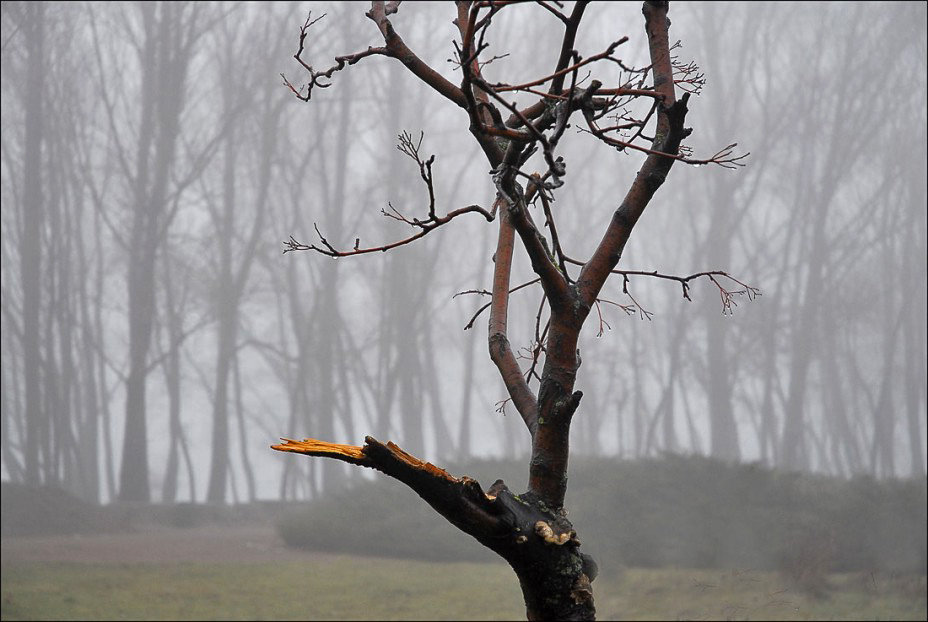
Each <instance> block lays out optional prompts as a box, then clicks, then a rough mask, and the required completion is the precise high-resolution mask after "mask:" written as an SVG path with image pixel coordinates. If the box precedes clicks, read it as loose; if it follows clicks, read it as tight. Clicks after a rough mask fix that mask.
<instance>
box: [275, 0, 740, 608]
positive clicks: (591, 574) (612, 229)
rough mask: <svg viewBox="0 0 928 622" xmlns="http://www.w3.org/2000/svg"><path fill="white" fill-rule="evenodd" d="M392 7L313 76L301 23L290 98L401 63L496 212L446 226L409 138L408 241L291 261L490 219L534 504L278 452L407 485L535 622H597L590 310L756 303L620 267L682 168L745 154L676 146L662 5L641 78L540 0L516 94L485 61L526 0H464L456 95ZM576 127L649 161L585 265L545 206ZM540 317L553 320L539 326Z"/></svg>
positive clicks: (405, 143)
mask: <svg viewBox="0 0 928 622" xmlns="http://www.w3.org/2000/svg"><path fill="white" fill-rule="evenodd" d="M399 4H400V3H399V2H389V3H384V2H372V4H371V9H370V11H368V12H367V14H366V15H367V17H368V18H369V19H370V20H372V21H373V22H374V24H376V26H377V28H378V29H379V31H380V34H381V35H382V37H383V43H384V45H383V46H379V47H373V46H372V47H368V48H367V49H366V50H363V51H361V52H357V53H355V54H349V55H345V56H339V57H336V59H335V60H336V64H335V65H333V66H331V67H330V68H328V69H326V70H324V71H318V70H316V69H314V68H313V66H312V65H311V64H309V63H308V62H307V61H306V60H305V59H304V58H303V54H304V53H305V52H306V43H307V37H308V34H309V30H310V27H311V26H312V25H313V24H315V23H316V22H318V21H319V19H321V18H318V19H316V20H313V19H311V16H310V17H307V19H306V22H305V23H304V24H303V27H302V28H301V31H300V39H299V49H298V52H297V53H296V55H295V59H296V60H297V61H298V62H299V63H300V64H301V65H302V67H303V68H304V69H305V70H306V71H307V72H308V73H309V82H308V84H306V85H304V86H303V87H302V88H296V87H295V86H293V84H292V83H291V82H290V81H288V80H287V79H286V77H284V82H285V84H286V85H287V86H288V87H289V88H290V89H291V90H292V91H293V92H294V94H295V95H296V96H297V97H299V98H300V99H301V100H304V101H309V100H310V98H311V96H312V95H313V93H314V91H313V89H314V88H316V87H319V88H325V87H327V86H329V85H330V84H331V79H332V77H333V75H334V74H335V73H336V72H338V71H341V70H343V69H345V68H346V67H347V66H349V65H353V64H355V63H357V62H359V61H361V60H363V59H365V58H368V57H371V56H387V57H391V58H394V59H397V60H399V61H400V62H402V63H403V65H404V66H405V67H406V69H408V70H409V71H410V72H411V73H412V74H414V75H415V76H416V77H417V78H419V79H420V80H421V81H422V82H424V83H425V85H426V86H428V87H429V88H431V89H432V90H433V91H435V92H436V93H438V94H439V95H441V96H443V97H444V98H445V99H447V100H449V101H450V102H451V103H453V104H454V105H455V106H457V107H459V108H461V109H462V110H463V111H465V112H466V113H467V119H468V124H469V127H468V129H469V131H470V133H471V135H472V136H473V137H474V138H475V139H476V141H477V143H478V144H479V145H480V148H481V150H482V151H483V153H484V155H485V156H486V158H487V161H488V163H489V165H490V168H491V175H492V183H493V184H494V186H495V189H496V200H495V202H494V204H493V206H492V207H491V208H489V209H486V208H484V207H481V206H479V205H469V206H466V207H462V208H459V209H456V210H453V211H451V212H448V213H447V214H446V215H444V216H439V214H438V211H437V209H436V205H435V191H434V186H433V177H432V166H433V163H434V156H432V157H426V156H424V155H423V153H422V151H421V146H422V140H421V138H419V139H417V138H414V137H413V136H412V135H410V134H407V133H404V134H402V135H401V136H400V144H399V148H400V150H401V151H402V152H403V153H405V154H406V155H407V156H409V157H410V158H411V159H412V160H414V161H415V162H416V164H417V166H418V168H419V172H420V175H421V178H422V181H423V182H424V184H425V186H426V189H427V191H428V196H429V207H428V215H427V216H426V217H424V218H409V217H406V216H404V215H403V214H401V213H400V212H398V211H396V210H393V211H390V212H385V213H386V214H387V215H388V216H391V217H393V218H395V219H397V220H399V221H401V222H404V223H406V224H408V225H409V226H411V227H412V228H413V229H414V231H415V233H414V234H412V235H410V236H409V237H407V238H404V239H401V240H398V241H395V242H392V243H388V244H384V245H382V246H362V245H361V243H360V240H358V239H356V241H355V243H354V246H353V247H352V248H349V249H339V248H336V247H335V246H334V245H333V244H332V243H330V242H329V240H328V239H327V238H326V237H324V233H323V232H320V231H319V229H318V228H317V229H316V230H317V233H318V234H319V241H318V242H316V243H313V244H303V243H300V242H298V241H297V240H296V239H294V238H293V237H291V238H290V240H289V241H288V242H286V243H285V249H284V252H288V251H297V250H311V251H315V252H317V253H320V254H323V255H327V256H330V257H334V258H339V257H348V256H354V255H364V254H368V253H380V252H385V251H388V250H391V249H394V248H397V247H399V246H402V245H405V244H407V243H411V242H414V241H415V240H417V239H419V238H422V237H424V236H425V235H428V234H429V233H430V232H432V231H434V230H435V229H437V228H439V227H441V226H443V225H445V224H447V223H449V222H450V221H452V220H454V219H455V218H457V217H459V216H463V215H465V214H470V213H476V214H480V215H481V216H483V217H484V218H485V219H486V220H487V221H489V222H493V221H496V222H498V224H499V237H498V241H497V245H496V253H495V255H494V270H493V285H492V292H489V294H490V295H491V302H490V304H489V305H488V309H489V336H488V342H489V351H490V358H491V359H492V360H493V362H494V363H495V365H496V367H497V369H498V371H499V373H500V375H501V377H502V379H503V381H504V383H505V386H506V389H507V391H508V393H509V398H510V400H511V401H512V405H513V406H514V407H515V408H516V410H517V411H518V412H519V414H520V416H521V418H522V420H523V421H524V423H525V427H526V428H527V429H528V432H529V434H530V435H531V461H530V464H529V483H528V491H526V492H525V493H522V494H514V493H513V492H511V491H510V490H509V489H508V488H507V486H506V485H505V484H504V483H503V482H502V480H497V481H496V482H495V483H494V484H493V485H492V486H491V487H490V488H489V489H488V490H487V491H486V492H484V491H483V490H482V489H481V487H480V485H479V484H478V483H477V482H476V481H474V480H473V479H471V478H469V477H454V476H452V475H450V474H449V473H447V472H446V471H444V470H443V469H440V468H438V467H436V466H434V465H432V464H431V463H426V462H423V461H421V460H419V459H417V458H415V457H414V456H412V455H410V454H408V453H406V452H405V451H403V450H402V449H400V448H399V447H398V446H396V445H395V444H393V443H390V442H388V443H383V442H381V441H379V440H376V439H374V438H372V437H370V436H368V437H367V438H366V439H365V445H364V446H363V447H358V446H352V445H339V444H334V443H330V442H326V441H322V440H316V439H305V440H302V441H296V440H290V439H283V440H284V443H283V444H280V445H274V446H273V448H274V449H277V450H280V451H289V452H296V453H301V454H306V455H310V456H321V457H328V458H334V459H337V460H342V461H345V462H348V463H351V464H355V465H359V466H365V467H369V468H373V469H376V470H379V471H381V472H383V473H385V474H387V475H389V476H391V477H394V478H396V479H398V480H400V481H401V482H403V483H404V484H406V485H407V486H409V487H410V488H412V489H413V490H414V491H415V492H416V493H417V494H419V496H421V497H422V498H423V499H424V500H425V501H426V502H427V503H429V505H431V506H432V508H434V509H435V510H436V511H437V512H438V513H439V514H441V515H442V516H444V517H445V518H446V519H447V520H449V521H450V522H451V523H452V524H454V525H455V526H456V527H458V528H459V529H461V530H462V531H464V532H465V533H467V534H469V535H471V536H473V537H474V538H476V539H477V540H478V541H479V542H480V543H481V544H483V545H484V546H487V547H488V548H490V549H491V550H493V551H494V552H496V553H497V554H499V555H500V556H502V557H503V558H504V559H505V560H506V561H507V562H508V563H509V564H510V565H511V566H512V568H513V569H514V571H515V572H516V574H517V576H518V577H519V581H520V584H521V586H522V591H523V595H524V598H525V604H526V610H527V615H528V617H529V619H562V620H581V619H593V618H594V616H595V609H594V606H593V592H592V586H591V582H592V581H593V580H594V579H595V578H596V573H597V570H596V564H595V562H594V561H593V559H592V558H591V557H590V556H589V555H587V554H584V553H581V552H580V551H579V547H580V540H579V538H578V537H577V533H576V531H575V530H574V529H573V527H572V525H571V523H570V521H569V520H568V519H567V511H566V509H565V507H564V497H565V493H566V490H567V462H568V449H569V430H570V423H571V419H572V418H573V416H574V414H575V413H576V411H577V408H578V406H579V405H580V401H581V398H582V393H581V392H580V391H574V384H575V381H576V378H577V371H578V368H579V367H580V355H579V350H578V348H577V344H578V338H579V335H580V331H581V329H582V327H583V325H584V322H585V320H586V319H587V317H588V316H589V315H590V312H591V311H592V310H593V309H594V308H598V305H599V303H600V302H601V299H600V297H599V296H600V292H601V290H602V288H603V286H604V284H605V283H606V280H607V279H608V277H609V276H610V275H611V274H620V275H622V276H623V278H624V279H626V280H625V283H626V284H627V279H628V277H629V276H630V275H632V274H650V275H652V276H655V277H659V278H665V279H671V280H675V281H676V282H678V283H679V284H680V285H681V286H682V289H683V295H684V296H685V297H687V298H688V297H689V296H688V288H689V283H690V281H691V280H693V279H695V278H698V277H699V276H705V277H707V278H709V279H711V280H712V282H713V283H714V284H715V285H716V286H718V288H719V290H720V291H721V293H722V300H723V304H724V305H726V306H728V305H730V302H731V298H732V296H733V295H735V294H736V293H744V294H747V295H748V296H749V297H753V295H755V294H756V293H757V291H756V290H755V289H753V288H750V287H747V286H745V285H743V284H741V283H740V282H738V281H735V280H733V279H732V282H735V283H737V284H738V286H737V289H738V291H737V292H734V291H729V290H728V289H726V288H725V286H724V283H725V282H726V281H725V280H724V279H730V278H731V277H728V275H726V274H725V273H721V272H704V273H698V274H693V275H690V276H687V277H682V276H670V275H663V274H658V273H656V272H654V273H640V272H631V271H620V270H617V269H616V265H617V264H618V262H619V259H620V258H621V256H622V252H623V250H624V248H625V245H626V243H627V241H628V239H629V236H630V234H631V232H632V229H633V228H634V226H635V224H636V222H637V221H638V219H639V218H640V216H641V214H642V212H643V211H644V209H645V207H646V206H647V205H648V203H649V202H650V200H651V198H652V197H653V196H654V193H655V192H656V191H657V190H658V188H660V186H661V185H662V184H663V182H664V180H665V179H666V177H667V174H668V172H669V171H670V168H671V167H672V165H673V164H674V163H675V162H676V161H678V160H679V161H682V162H687V163H690V164H709V163H713V164H718V165H721V166H726V167H736V166H739V165H740V160H741V158H743V157H744V156H735V155H733V148H734V145H729V146H728V147H726V148H724V149H722V150H721V151H719V152H717V153H716V154H715V155H713V156H711V157H709V158H706V159H695V158H693V157H692V156H691V153H690V151H689V150H688V149H686V148H685V147H681V141H682V140H683V139H684V138H686V137H687V136H688V135H689V134H690V132H691V130H690V129H689V128H686V127H684V120H685V117H686V113H687V103H688V100H689V96H690V92H692V91H693V90H696V89H698V88H699V86H701V76H700V74H698V72H697V70H696V68H695V67H694V66H692V65H681V64H679V63H677V62H676V61H675V59H674V58H673V57H672V56H671V45H670V43H669V40H668V28H669V25H670V22H669V20H668V19H667V11H668V3H667V2H645V3H644V5H643V7H642V12H643V14H644V21H645V32H646V34H647V40H648V50H649V53H650V64H649V65H648V66H647V67H644V68H641V69H635V68H632V67H629V66H628V65H627V64H625V63H624V62H623V61H622V60H621V59H619V58H618V57H617V56H616V50H617V49H618V48H619V47H620V46H621V45H623V44H624V43H626V41H627V40H628V39H627V37H622V38H620V39H617V40H615V41H614V42H612V43H611V44H609V45H608V46H607V48H606V49H605V50H604V51H602V52H600V53H597V54H594V55H592V56H589V57H587V58H583V57H582V56H581V55H580V53H579V52H578V51H577V50H576V47H577V46H576V36H577V32H578V28H579V26H580V23H581V20H582V19H583V16H584V14H585V12H586V9H587V5H588V3H587V2H583V1H580V2H577V3H575V5H574V6H573V8H572V10H570V12H569V13H568V12H564V11H562V10H561V9H559V8H558V7H556V6H553V5H552V4H549V3H547V2H539V3H538V6H537V7H535V8H536V9H538V11H539V14H541V15H542V16H543V17H545V18H546V19H556V20H558V21H560V22H561V24H562V26H563V35H562V38H561V41H560V44H559V46H558V48H557V50H554V51H555V52H556V54H557V57H556V58H557V60H556V64H555V66H554V69H553V71H552V72H551V73H550V74H548V75H545V76H542V77H540V78H537V79H531V80H524V81H519V82H514V83H502V82H498V83H491V82H490V81H489V80H488V79H487V78H486V77H485V75H484V71H485V69H486V65H487V64H488V63H490V62H491V61H492V60H494V59H495V58H497V57H494V58H486V55H483V56H482V54H483V53H484V52H485V51H486V49H487V47H488V45H489V44H488V42H487V41H488V37H489V34H490V32H491V30H492V29H491V26H492V24H493V20H494V18H495V17H497V16H498V15H499V13H500V12H501V11H503V10H510V7H512V6H514V5H515V4H517V3H510V2H493V1H490V2H458V3H456V13H457V14H456V18H455V19H454V24H455V26H456V27H457V30H458V33H459V35H460V40H459V41H456V42H455V70H456V71H460V78H461V79H460V83H459V84H453V83H452V82H450V81H449V80H447V79H446V78H445V77H443V76H442V75H441V74H440V73H439V72H438V71H436V70H435V69H434V68H433V67H432V66H429V65H428V64H427V63H426V62H425V61H423V60H422V59H421V58H420V57H419V56H418V55H417V54H416V53H415V52H413V50H411V49H410V48H409V47H408V46H407V44H406V42H405V41H404V40H403V38H402V37H401V36H400V34H399V33H398V32H397V30H396V29H395V28H394V25H393V24H392V22H391V20H390V16H391V15H392V14H394V13H396V12H397V10H398V7H399ZM541 9H544V11H542V10H541ZM552 16H553V17H552ZM596 63H604V64H607V66H608V67H609V68H610V69H612V70H613V73H612V74H610V75H613V76H614V75H615V72H616V69H618V74H619V76H620V80H619V82H618V83H617V84H614V85H605V84H604V83H603V82H601V81H600V80H597V79H592V80H589V81H588V82H587V81H586V80H585V79H581V78H582V73H585V72H587V71H589V70H595V69H596V68H598V65H596ZM581 70H583V72H581ZM677 84H681V85H684V89H683V90H684V91H686V92H685V93H684V94H683V96H682V97H681V98H680V99H677V97H676V88H675V85H677ZM513 93H517V94H518V95H519V96H521V97H525V96H532V97H535V98H537V100H536V101H535V102H534V103H532V104H530V105H524V104H521V103H513V101H512V100H511V99H510V97H512V95H513ZM577 119H579V121H578V123H579V125H580V128H581V129H582V131H583V132H584V133H585V134H587V135H591V136H592V137H594V138H595V139H597V140H598V141H600V142H603V143H605V144H606V145H608V146H610V147H612V148H615V149H617V150H619V151H637V152H641V153H643V154H644V155H645V158H644V162H643V163H642V164H641V166H640V169H639V170H638V173H637V176H636V177H635V179H634V181H633V182H632V183H631V185H630V187H629V188H628V191H627V194H626V195H625V197H624V199H623V200H622V201H621V204H620V205H619V207H618V208H617V209H616V210H615V212H614V213H613V215H612V219H611V222H610V223H609V224H608V226H607V227H606V229H605V231H604V232H603V234H602V237H601V239H600V241H599V244H598V246H597V247H596V250H595V251H594V252H593V253H592V256H591V257H590V258H589V260H587V261H578V260H575V259H573V258H571V257H570V256H569V255H568V254H567V253H566V252H565V249H564V248H563V246H562V244H561V239H560V238H559V237H558V234H557V227H556V225H555V219H554V211H553V209H552V208H553V207H554V206H553V201H554V198H555V197H554V192H555V191H556V190H557V189H558V188H559V187H561V186H562V185H563V184H564V177H565V175H566V166H565V161H564V159H563V157H562V156H560V155H558V144H559V142H560V141H561V140H562V139H563V138H564V136H565V135H566V134H565V131H566V130H567V129H568V127H570V122H571V121H573V120H577ZM652 121H653V128H652V127H650V126H651V125H652V123H651V122H652ZM649 135H650V136H649ZM533 154H537V155H538V158H537V159H536V160H535V161H536V162H539V161H540V162H539V164H540V166H541V168H542V170H543V172H542V173H527V172H525V170H524V169H525V168H526V166H527V164H528V162H529V159H530V158H531V157H532V155H533ZM523 184H524V185H523ZM531 205H535V206H536V207H539V206H540V212H539V213H540V214H541V215H543V217H544V223H543V224H544V227H546V228H547V230H548V231H547V235H546V234H545V233H544V229H543V228H542V227H540V226H538V224H536V222H535V217H534V216H533V214H532V212H531V211H530V210H529V207H530V206H531ZM516 236H518V237H519V239H520V240H521V243H522V247H523V248H524V251H525V253H526V254H527V256H528V259H529V260H530V262H531V266H532V269H533V270H534V272H535V274H536V276H537V278H536V279H534V280H533V281H530V282H529V283H527V284H525V285H534V284H539V285H540V286H541V288H542V292H543V296H544V300H545V307H546V309H543V310H542V311H544V313H542V311H539V314H538V324H539V330H538V339H537V341H538V342H539V343H538V344H537V345H536V347H534V348H532V358H531V361H530V365H529V368H528V369H527V370H523V369H522V367H520V364H519V362H518V360H517V358H516V354H515V352H514V351H513V349H512V347H511V346H510V341H509V336H508V328H507V326H508V305H509V295H510V294H511V293H512V292H513V291H515V290H517V289H520V288H521V287H522V285H517V286H515V287H513V286H512V285H511V284H510V275H511V269H512V260H513V252H514V249H515V238H516ZM543 318H547V321H546V322H543V321H542V319H543ZM538 368H540V369H541V372H540V374H539V373H538V372H537V371H536V370H537V369H538ZM535 383H537V385H536V386H533V385H535Z"/></svg>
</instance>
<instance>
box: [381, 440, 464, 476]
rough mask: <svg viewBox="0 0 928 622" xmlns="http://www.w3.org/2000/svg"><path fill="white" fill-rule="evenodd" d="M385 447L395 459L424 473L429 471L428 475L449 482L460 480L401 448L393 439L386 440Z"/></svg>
mask: <svg viewBox="0 0 928 622" xmlns="http://www.w3.org/2000/svg"><path fill="white" fill-rule="evenodd" d="M387 449H388V450H389V451H390V453H391V454H393V455H394V456H395V457H396V459H397V460H401V461H403V462H405V463H406V464H408V465H409V466H411V467H413V468H414V469H421V470H423V471H425V472H426V473H429V474H430V475H433V476H435V477H441V478H443V479H446V480H448V481H451V482H458V481H460V480H459V479H458V478H457V477H454V476H453V475H451V474H450V473H448V471H446V470H444V469H443V468H441V467H437V466H435V465H434V464H432V463H431V462H423V461H422V460H419V459H418V458H416V457H415V456H414V455H412V454H411V453H409V452H407V451H405V450H403V449H401V448H400V446H399V445H397V444H396V443H394V442H393V441H388V442H387Z"/></svg>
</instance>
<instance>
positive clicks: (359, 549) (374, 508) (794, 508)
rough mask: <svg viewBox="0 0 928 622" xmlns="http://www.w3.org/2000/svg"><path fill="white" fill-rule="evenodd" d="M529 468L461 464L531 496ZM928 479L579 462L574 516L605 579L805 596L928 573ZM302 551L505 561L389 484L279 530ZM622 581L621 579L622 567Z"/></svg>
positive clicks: (304, 514) (693, 463) (667, 460)
mask: <svg viewBox="0 0 928 622" xmlns="http://www.w3.org/2000/svg"><path fill="white" fill-rule="evenodd" d="M524 464H525V462H523V461H514V460H513V461H483V462H476V463H472V464H468V465H458V466H451V467H450V468H449V471H450V472H452V473H455V474H468V475H472V476H474V477H476V478H477V479H478V481H480V483H481V485H483V486H484V488H486V487H487V486H489V484H490V483H492V481H493V480H495V479H496V478H497V477H502V478H503V479H505V480H506V482H507V483H508V484H509V485H510V487H511V488H513V489H514V490H521V488H522V486H524V483H523V482H524V480H525V471H526V468H525V466H524ZM926 501H928V499H926V480H925V479H924V478H922V479H920V480H895V481H885V482H881V481H877V480H874V479H872V478H865V477H857V478H854V479H851V480H846V479H841V478H834V477H824V476H819V475H808V474H797V473H781V472H777V471H773V470H770V469H766V468H762V467H759V466H757V465H729V464H725V463H723V462H719V461H716V460H711V459H708V458H704V457H698V456H676V455H667V456H664V457H661V458H654V459H646V460H639V461H623V460H616V459H605V458H603V459H589V458H575V459H574V460H573V461H572V468H571V480H570V488H569V492H568V498H567V507H568V509H569V510H570V511H571V515H570V518H571V520H572V521H573V523H574V526H575V527H576V528H577V530H578V533H579V534H580V538H581V539H582V541H583V543H584V544H583V547H584V550H586V551H587V552H588V553H591V554H593V555H594V556H595V557H596V558H597V560H598V561H599V563H600V567H601V568H603V569H604V570H608V569H609V567H610V566H616V565H618V564H622V565H627V566H643V567H660V566H681V567H689V568H753V569H758V570H759V569H768V570H780V571H782V572H783V573H784V574H785V575H786V576H788V577H789V578H792V579H794V580H795V581H796V583H797V585H800V586H801V587H803V588H804V589H807V590H808V591H809V592H811V593H816V592H817V591H820V590H821V589H824V585H823V584H822V581H823V580H824V579H823V577H824V575H825V573H827V572H836V571H865V570H867V571H869V570H877V569H878V570H886V571H895V572H916V573H922V574H923V573H925V571H926V558H928V556H926V548H928V545H926V524H928V519H926ZM278 528H279V532H280V535H281V537H282V538H283V539H284V541H286V542H287V543H288V544H290V545H293V546H299V547H304V548H308V549H313V550H320V551H333V552H346V553H363V554H367V555H383V556H393V557H405V558H414V559H431V560H473V561H481V560H486V559H492V557H493V555H492V553H490V552H489V551H487V550H485V549H484V548H483V547H481V546H479V545H477V544H476V543H475V542H473V541H472V540H471V539H470V538H469V537H468V536H465V535H464V534H462V533H461V532H459V531H458V530H457V529H456V528H454V527H453V526H451V525H450V524H448V523H446V522H445V521H444V520H442V519H441V518H440V517H438V516H437V515H436V514H435V513H434V512H433V511H432V509H431V508H429V507H428V506H427V505H426V504H425V503H423V502H422V501H421V500H420V499H419V498H418V497H416V495H415V494H414V493H412V492H411V491H410V490H408V489H407V488H406V487H404V486H403V485H402V484H399V483H398V482H395V481H393V480H390V479H388V478H385V477H384V478H381V479H378V480H376V481H374V482H365V483H362V484H359V485H357V486H355V487H353V488H351V489H350V490H346V491H343V492H340V493H339V494H336V495H332V496H331V497H327V498H324V499H320V500H318V501H314V502H312V503H309V504H307V505H306V506H304V507H302V508H300V509H298V510H292V511H289V512H285V513H284V514H283V516H282V518H281V520H280V521H279V524H278ZM613 570H615V568H613Z"/></svg>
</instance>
